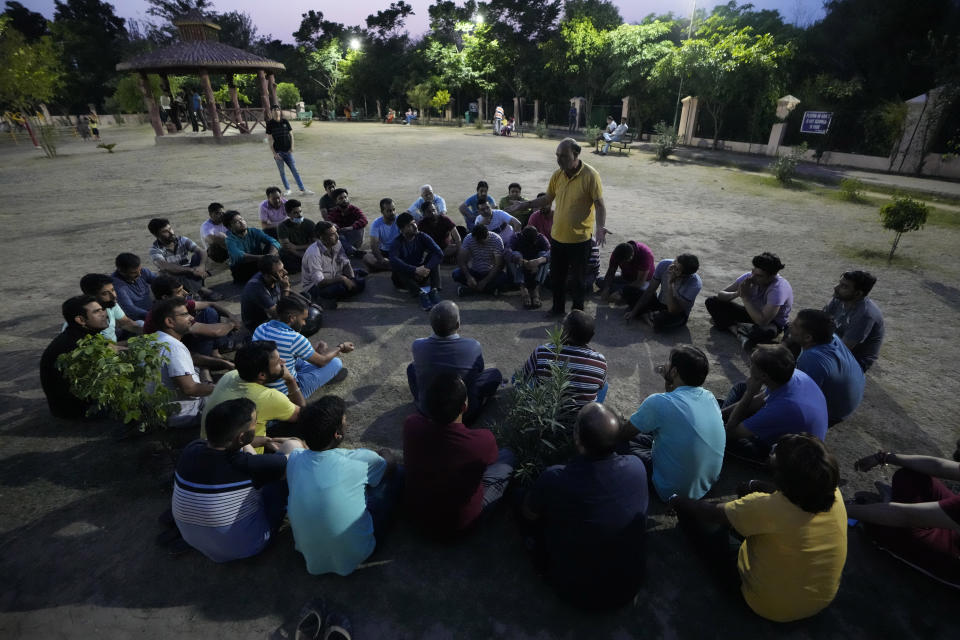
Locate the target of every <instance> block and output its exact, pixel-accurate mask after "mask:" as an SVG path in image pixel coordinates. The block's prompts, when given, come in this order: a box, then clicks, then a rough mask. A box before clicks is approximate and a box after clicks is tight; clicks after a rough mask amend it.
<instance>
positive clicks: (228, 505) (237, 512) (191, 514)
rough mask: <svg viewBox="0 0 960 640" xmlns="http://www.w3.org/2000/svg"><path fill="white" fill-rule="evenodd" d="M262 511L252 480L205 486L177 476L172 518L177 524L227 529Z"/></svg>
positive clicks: (174, 485)
mask: <svg viewBox="0 0 960 640" xmlns="http://www.w3.org/2000/svg"><path fill="white" fill-rule="evenodd" d="M258 509H260V494H259V493H258V492H257V491H256V490H255V489H254V488H253V480H241V481H240V482H231V483H228V484H219V485H217V484H214V485H204V484H197V483H193V482H190V481H188V480H184V479H183V478H181V477H180V474H179V473H177V474H174V481H173V517H174V518H175V519H176V520H177V522H185V523H187V524H195V525H199V526H201V527H227V526H229V525H232V524H233V523H235V522H237V521H238V520H243V519H244V518H248V517H250V516H252V515H253V514H255V513H256V512H257V510H258Z"/></svg>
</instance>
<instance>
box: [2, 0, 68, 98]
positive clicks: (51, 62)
mask: <svg viewBox="0 0 960 640" xmlns="http://www.w3.org/2000/svg"><path fill="white" fill-rule="evenodd" d="M0 60H2V61H3V63H2V64H0V107H13V108H14V109H16V110H18V111H24V112H26V111H29V110H30V109H31V108H32V107H35V106H37V105H38V104H39V103H41V102H49V101H50V100H51V99H52V98H53V97H54V95H55V94H56V92H57V90H58V89H59V88H60V86H61V85H62V84H63V77H64V74H63V67H62V66H61V64H60V52H59V50H58V49H57V47H56V45H55V44H54V42H53V40H52V39H51V38H50V36H42V37H40V38H37V39H36V40H34V41H33V42H27V40H26V38H25V37H24V36H23V34H21V33H20V32H19V31H17V30H16V29H14V28H13V27H11V26H10V18H9V17H7V16H0Z"/></svg>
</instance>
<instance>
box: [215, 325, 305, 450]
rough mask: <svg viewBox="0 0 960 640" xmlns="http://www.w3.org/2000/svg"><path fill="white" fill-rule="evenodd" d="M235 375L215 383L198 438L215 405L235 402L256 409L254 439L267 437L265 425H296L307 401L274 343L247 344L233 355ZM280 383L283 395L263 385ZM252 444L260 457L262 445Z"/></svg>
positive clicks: (229, 375)
mask: <svg viewBox="0 0 960 640" xmlns="http://www.w3.org/2000/svg"><path fill="white" fill-rule="evenodd" d="M233 362H234V364H235V365H236V367H237V369H236V371H229V372H227V373H226V374H225V375H224V376H223V377H222V378H220V380H219V381H218V382H217V385H216V387H215V388H214V390H213V393H211V394H210V396H209V397H208V398H207V401H206V403H204V406H203V415H202V416H201V422H200V437H201V438H206V437H207V436H206V420H207V416H208V415H209V413H210V411H211V410H212V409H213V408H214V407H216V406H217V405H219V404H221V403H223V402H226V401H227V400H233V399H235V398H247V399H248V400H252V401H253V403H254V404H255V405H256V407H257V423H256V426H255V427H254V435H255V436H266V435H267V423H268V422H270V421H271V420H283V421H285V422H297V421H298V420H299V419H300V410H301V409H302V408H303V407H305V406H307V401H306V400H305V399H304V397H303V394H302V393H300V387H299V386H297V379H296V377H294V375H293V372H291V371H290V370H289V369H287V368H286V366H285V365H284V364H283V360H281V359H280V352H279V351H277V343H276V342H270V341H268V340H258V341H256V342H251V343H250V344H248V345H246V346H244V347H243V348H242V349H239V350H238V351H237V354H236V355H235V356H234V358H233ZM280 379H282V380H283V381H284V382H285V383H286V385H287V393H286V394H283V393H281V392H280V391H277V390H276V389H271V388H269V387H267V386H266V385H267V383H269V382H273V381H274V380H280ZM260 442H261V443H262V444H260V445H257V444H254V445H253V447H254V449H255V450H256V452H257V453H263V449H264V444H265V443H263V441H260Z"/></svg>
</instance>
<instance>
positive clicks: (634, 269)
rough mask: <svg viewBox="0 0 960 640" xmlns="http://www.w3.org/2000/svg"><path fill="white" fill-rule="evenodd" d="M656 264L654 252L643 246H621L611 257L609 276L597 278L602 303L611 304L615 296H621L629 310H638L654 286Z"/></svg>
mask: <svg viewBox="0 0 960 640" xmlns="http://www.w3.org/2000/svg"><path fill="white" fill-rule="evenodd" d="M655 264H656V262H655V261H654V259H653V251H651V250H650V247H648V246H647V245H645V244H643V243H642V242H637V241H636V240H630V241H628V242H623V243H621V244H618V245H617V246H616V247H615V248H614V250H613V253H611V254H610V262H609V264H608V265H607V273H606V275H605V276H603V277H602V278H597V286H598V287H600V299H601V300H603V301H604V302H609V301H610V296H611V295H612V294H619V295H620V298H621V299H622V300H623V302H625V303H626V304H627V306H630V307H632V306H634V305H635V304H637V301H638V300H640V297H641V296H642V295H643V292H644V291H645V290H646V289H647V286H648V285H649V284H650V278H652V277H653V271H654V265H655ZM617 270H619V271H620V275H619V276H617Z"/></svg>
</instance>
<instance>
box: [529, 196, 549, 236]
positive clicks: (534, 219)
mask: <svg viewBox="0 0 960 640" xmlns="http://www.w3.org/2000/svg"><path fill="white" fill-rule="evenodd" d="M545 195H547V194H546V193H542V192H541V193H538V194H537V200H539V199H540V198H542V197H543V196H545ZM527 224H529V225H530V226H531V227H535V228H536V229H537V231H539V232H540V233H542V234H543V235H545V236H546V237H547V240H551V239H552V238H553V236H552V235H551V231H553V209H551V208H550V205H549V204H548V205H546V206H545V207H544V208H542V209H537V210H536V211H534V212H533V213H531V214H530V219H529V220H528V221H527Z"/></svg>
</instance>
